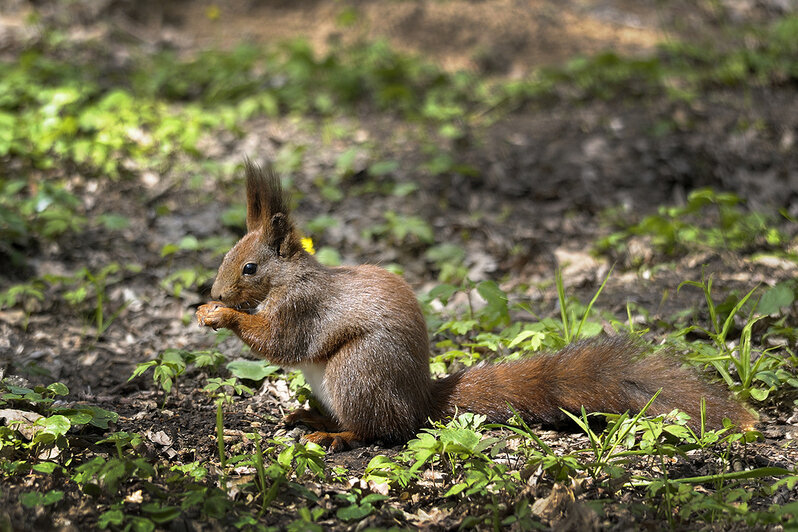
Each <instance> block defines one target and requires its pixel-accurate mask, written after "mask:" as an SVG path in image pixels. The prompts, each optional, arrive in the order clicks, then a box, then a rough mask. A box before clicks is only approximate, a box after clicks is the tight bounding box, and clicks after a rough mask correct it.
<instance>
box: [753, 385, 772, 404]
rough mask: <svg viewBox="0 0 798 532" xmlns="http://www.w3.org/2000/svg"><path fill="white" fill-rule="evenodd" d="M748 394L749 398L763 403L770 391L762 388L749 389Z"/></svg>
mask: <svg viewBox="0 0 798 532" xmlns="http://www.w3.org/2000/svg"><path fill="white" fill-rule="evenodd" d="M750 393H751V397H753V398H754V399H756V400H757V401H764V400H765V399H767V398H768V395H770V390H765V389H763V388H751V390H750Z"/></svg>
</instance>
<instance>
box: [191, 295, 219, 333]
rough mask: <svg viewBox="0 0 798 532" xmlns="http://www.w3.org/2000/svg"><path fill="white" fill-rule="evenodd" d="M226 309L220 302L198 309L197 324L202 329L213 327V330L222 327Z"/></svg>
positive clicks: (212, 302)
mask: <svg viewBox="0 0 798 532" xmlns="http://www.w3.org/2000/svg"><path fill="white" fill-rule="evenodd" d="M225 308H226V307H225V306H224V304H222V303H220V302H218V301H211V302H210V303H205V304H204V305H201V306H200V307H199V308H198V309H197V323H198V324H199V326H200V327H212V328H213V330H216V329H218V328H219V327H221V326H222V325H221V318H222V312H221V310H222V309H225Z"/></svg>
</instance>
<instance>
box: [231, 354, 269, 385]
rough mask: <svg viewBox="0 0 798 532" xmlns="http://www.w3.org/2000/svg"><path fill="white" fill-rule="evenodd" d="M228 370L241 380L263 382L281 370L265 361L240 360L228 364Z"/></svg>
mask: <svg viewBox="0 0 798 532" xmlns="http://www.w3.org/2000/svg"><path fill="white" fill-rule="evenodd" d="M227 369H228V370H230V373H232V374H233V375H235V376H236V377H238V378H239V379H249V380H251V381H261V380H263V379H265V378H266V377H268V376H269V375H271V374H272V373H274V372H275V371H277V370H278V369H280V366H274V365H272V364H269V363H268V362H266V361H265V360H244V359H239V360H233V361H232V362H230V363H229V364H227Z"/></svg>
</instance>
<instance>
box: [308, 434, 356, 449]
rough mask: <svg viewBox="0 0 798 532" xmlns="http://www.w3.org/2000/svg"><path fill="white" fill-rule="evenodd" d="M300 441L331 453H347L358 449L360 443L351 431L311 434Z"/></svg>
mask: <svg viewBox="0 0 798 532" xmlns="http://www.w3.org/2000/svg"><path fill="white" fill-rule="evenodd" d="M302 441H305V442H309V441H310V442H313V443H315V444H318V445H321V446H322V447H324V448H327V449H329V451H330V452H331V453H337V452H340V451H347V450H349V449H354V448H355V447H359V446H360V444H361V442H360V441H359V440H358V438H357V436H356V435H355V433H354V432H352V431H348V430H347V431H344V432H322V431H319V432H312V433H310V434H308V435H307V436H303V437H302Z"/></svg>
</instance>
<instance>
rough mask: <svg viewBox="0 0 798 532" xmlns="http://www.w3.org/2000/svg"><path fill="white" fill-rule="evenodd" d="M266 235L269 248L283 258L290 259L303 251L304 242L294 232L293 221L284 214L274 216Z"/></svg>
mask: <svg viewBox="0 0 798 532" xmlns="http://www.w3.org/2000/svg"><path fill="white" fill-rule="evenodd" d="M266 235H267V236H266V238H267V243H268V245H269V247H271V248H273V249H274V250H275V251H277V254H278V255H279V256H281V257H290V256H292V255H293V254H294V253H296V252H297V251H299V250H300V249H302V242H301V240H300V238H299V236H298V235H297V233H296V231H294V226H293V224H292V223H291V220H289V219H288V216H286V215H285V214H283V213H277V214H275V215H274V216H272V219H271V222H270V227H269V230H268V231H266Z"/></svg>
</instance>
